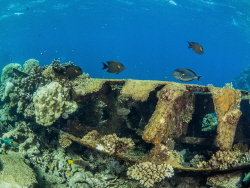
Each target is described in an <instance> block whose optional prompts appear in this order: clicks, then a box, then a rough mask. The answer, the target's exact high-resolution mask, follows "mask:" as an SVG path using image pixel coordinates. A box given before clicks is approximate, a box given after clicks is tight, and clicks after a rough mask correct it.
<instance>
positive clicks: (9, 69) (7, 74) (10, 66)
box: [1, 63, 22, 83]
mask: <svg viewBox="0 0 250 188" xmlns="http://www.w3.org/2000/svg"><path fill="white" fill-rule="evenodd" d="M13 68H15V69H18V70H22V66H21V65H20V64H19V63H10V64H8V65H6V66H5V67H4V68H3V70H2V74H1V82H2V83H3V82H4V81H5V80H6V79H7V78H9V77H10V74H12V73H13Z"/></svg>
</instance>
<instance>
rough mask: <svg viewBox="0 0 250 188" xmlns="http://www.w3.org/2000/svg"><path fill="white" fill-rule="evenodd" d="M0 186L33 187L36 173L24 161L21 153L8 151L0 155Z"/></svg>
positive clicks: (35, 182)
mask: <svg viewBox="0 0 250 188" xmlns="http://www.w3.org/2000/svg"><path fill="white" fill-rule="evenodd" d="M0 166H1V171H0V187H15V188H22V187H29V188H32V187H35V185H36V184H37V180H36V174H35V173H34V172H33V170H32V169H31V168H30V167H29V166H28V165H27V164H25V162H24V158H23V156H22V154H20V153H17V152H14V151H9V152H8V154H5V155H0Z"/></svg>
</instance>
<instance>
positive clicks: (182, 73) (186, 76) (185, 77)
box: [172, 68, 201, 82]
mask: <svg viewBox="0 0 250 188" xmlns="http://www.w3.org/2000/svg"><path fill="white" fill-rule="evenodd" d="M172 75H173V77H175V78H176V79H178V80H180V81H183V82H189V81H192V80H194V79H197V80H198V81H199V80H200V77H201V76H197V74H196V73H195V72H194V71H192V70H190V69H185V68H179V69H176V70H175V71H174V72H173V74H172Z"/></svg>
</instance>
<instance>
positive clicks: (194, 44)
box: [187, 41, 204, 55]
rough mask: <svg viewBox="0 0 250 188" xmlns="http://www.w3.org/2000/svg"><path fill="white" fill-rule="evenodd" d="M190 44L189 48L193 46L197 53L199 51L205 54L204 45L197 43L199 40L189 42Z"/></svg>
mask: <svg viewBox="0 0 250 188" xmlns="http://www.w3.org/2000/svg"><path fill="white" fill-rule="evenodd" d="M187 42H188V41H187ZM188 44H189V47H188V48H192V49H193V51H194V52H195V53H197V54H199V55H201V54H204V50H203V48H202V46H201V45H200V44H199V43H197V42H188Z"/></svg>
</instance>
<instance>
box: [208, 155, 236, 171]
mask: <svg viewBox="0 0 250 188" xmlns="http://www.w3.org/2000/svg"><path fill="white" fill-rule="evenodd" d="M238 163H239V159H238V158H237V156H236V155H235V153H234V152H232V151H217V152H216V153H215V154H213V155H212V157H211V159H210V160H209V161H208V165H209V166H211V167H212V168H213V169H220V170H225V169H229V168H232V167H235V166H237V164H238Z"/></svg>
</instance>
